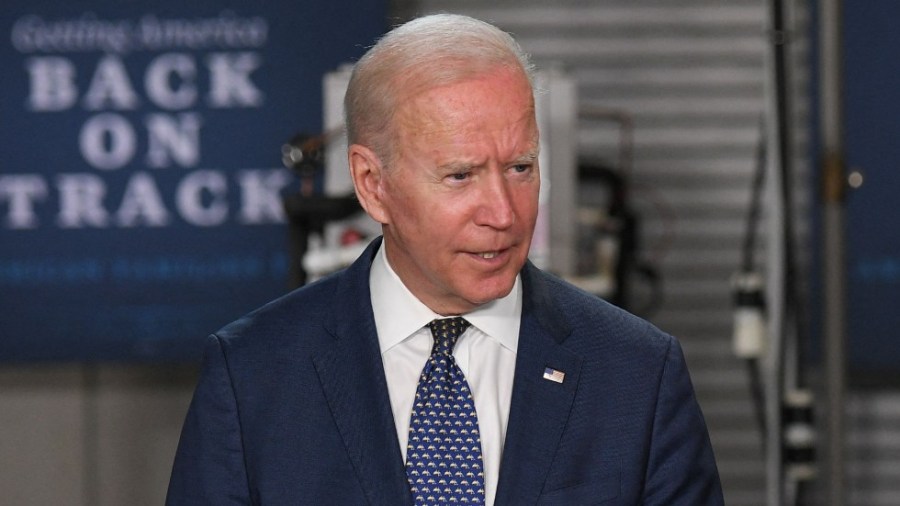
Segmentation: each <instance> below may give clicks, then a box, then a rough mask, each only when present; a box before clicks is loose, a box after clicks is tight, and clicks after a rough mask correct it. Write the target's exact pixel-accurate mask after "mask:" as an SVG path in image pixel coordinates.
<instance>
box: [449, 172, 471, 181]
mask: <svg viewBox="0 0 900 506" xmlns="http://www.w3.org/2000/svg"><path fill="white" fill-rule="evenodd" d="M469 174H470V173H469V172H456V173H453V174H450V179H452V180H454V181H465V180H466V179H468V178H469Z"/></svg>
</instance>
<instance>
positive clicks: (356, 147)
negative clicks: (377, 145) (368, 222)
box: [347, 144, 389, 224]
mask: <svg viewBox="0 0 900 506" xmlns="http://www.w3.org/2000/svg"><path fill="white" fill-rule="evenodd" d="M347 157H348V158H349V162H350V177H351V178H352V179H353V188H354V189H355V190H356V198H357V199H359V203H360V204H361V205H362V207H363V209H365V210H366V213H368V214H369V216H371V217H372V219H373V220H375V221H377V222H378V223H381V224H386V223H388V222H389V219H388V218H389V214H388V212H387V207H386V205H385V202H384V194H385V191H384V184H385V181H384V177H383V175H384V172H383V171H384V166H383V165H382V163H381V159H380V158H379V157H378V155H376V154H375V152H374V151H372V150H371V149H369V148H367V147H366V146H363V145H361V144H352V145H350V147H349V148H348V149H347Z"/></svg>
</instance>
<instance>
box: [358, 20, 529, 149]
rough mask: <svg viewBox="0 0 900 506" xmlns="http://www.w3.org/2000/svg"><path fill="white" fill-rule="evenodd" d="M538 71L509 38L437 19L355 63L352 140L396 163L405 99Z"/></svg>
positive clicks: (385, 40) (393, 34)
mask: <svg viewBox="0 0 900 506" xmlns="http://www.w3.org/2000/svg"><path fill="white" fill-rule="evenodd" d="M500 67H506V68H513V69H518V70H520V71H521V72H522V74H523V76H524V77H525V78H526V79H527V80H528V82H529V84H530V85H531V86H532V87H533V85H534V82H533V74H534V66H533V65H532V63H531V60H530V58H529V56H528V55H527V54H526V53H525V52H524V51H523V50H522V48H521V47H520V46H519V44H518V43H517V42H516V41H515V39H513V38H512V36H510V35H509V34H508V33H506V32H504V31H502V30H500V29H499V28H497V27H495V26H493V25H491V24H489V23H485V22H484V21H480V20H477V19H474V18H471V17H468V16H461V15H456V14H435V15H430V16H424V17H421V18H417V19H414V20H412V21H410V22H408V23H406V24H403V25H400V26H398V27H397V28H394V29H393V30H391V31H390V32H388V33H387V34H386V35H385V36H384V37H382V38H381V40H379V41H378V43H377V44H375V45H374V46H373V47H372V48H371V49H369V51H368V52H366V54H365V55H364V56H363V57H362V58H361V59H360V60H359V61H358V62H357V63H356V65H355V66H354V69H353V73H352V75H351V77H350V84H349V86H348V87H347V94H346V95H345V97H344V111H345V113H344V114H345V121H346V127H347V138H348V140H349V142H350V143H351V144H363V145H366V146H367V147H369V148H370V149H372V150H373V151H374V152H375V153H376V154H377V155H378V156H379V157H380V158H381V159H382V162H383V163H388V161H389V160H391V150H390V140H391V136H392V134H393V131H392V129H391V123H392V118H393V113H394V111H395V110H396V109H397V107H398V106H399V104H400V103H401V102H402V100H403V99H404V98H407V97H410V96H413V95H415V94H417V93H419V92H421V91H424V90H427V89H430V88H433V87H435V86H440V85H445V84H452V83H455V82H458V81H461V80H465V79H468V78H472V77H475V76H478V75H482V74H485V73H488V72H491V71H494V70H496V69H497V68H500Z"/></svg>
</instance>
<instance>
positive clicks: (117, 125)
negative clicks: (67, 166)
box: [78, 113, 137, 170]
mask: <svg viewBox="0 0 900 506" xmlns="http://www.w3.org/2000/svg"><path fill="white" fill-rule="evenodd" d="M78 145H79V146H80V148H81V156H82V157H84V159H85V160H86V161H87V162H88V163H89V164H91V165H92V166H94V168H97V169H103V170H114V169H118V168H120V167H122V166H123V165H125V164H126V163H128V162H129V161H131V159H132V158H133V157H134V152H135V149H137V140H136V139H135V134H134V129H133V128H132V127H131V124H130V123H128V121H127V120H125V118H123V117H122V116H120V115H118V114H113V113H104V114H98V115H96V116H94V117H92V118H91V119H89V120H87V122H85V124H84V126H82V127H81V134H80V135H79V137H78Z"/></svg>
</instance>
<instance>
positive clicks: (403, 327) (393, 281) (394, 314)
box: [369, 242, 522, 353]
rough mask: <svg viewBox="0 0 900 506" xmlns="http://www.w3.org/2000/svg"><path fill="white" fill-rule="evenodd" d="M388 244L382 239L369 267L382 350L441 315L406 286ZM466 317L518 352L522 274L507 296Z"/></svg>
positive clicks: (370, 286)
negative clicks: (390, 258)
mask: <svg viewBox="0 0 900 506" xmlns="http://www.w3.org/2000/svg"><path fill="white" fill-rule="evenodd" d="M386 247H387V246H386V245H385V243H384V242H382V244H381V247H380V248H379V249H378V254H377V255H376V256H375V260H374V261H373V262H372V268H371V270H370V271H369V289H370V292H371V297H372V311H373V313H374V316H375V328H376V329H377V331H378V344H379V347H380V349H381V353H384V352H386V351H387V350H389V349H391V348H392V347H394V346H396V345H397V344H399V343H401V342H402V341H404V340H405V339H407V338H408V337H409V336H411V335H413V334H414V333H415V332H417V331H418V330H419V329H421V328H422V327H424V326H425V325H427V324H428V322H430V321H431V320H434V319H435V318H442V316H441V315H439V314H437V313H435V312H434V311H432V310H431V309H429V308H428V306H426V305H425V304H423V303H422V301H420V300H419V299H418V298H416V296H415V295H413V294H412V292H410V291H409V289H408V288H406V285H404V284H403V281H401V280H400V276H398V275H397V273H396V272H394V269H393V268H392V267H391V265H390V264H389V263H388V260H387V255H386V254H385V248H386ZM463 317H465V319H466V320H468V321H469V323H471V324H472V325H473V326H475V327H476V328H478V329H479V330H481V331H482V332H484V333H485V334H486V335H487V336H488V337H490V338H492V339H495V340H497V341H498V342H499V343H500V344H501V345H502V346H503V347H505V348H508V349H509V350H511V351H513V352H515V351H516V350H517V348H518V343H519V325H520V323H521V317H522V282H521V279H520V276H516V281H515V284H514V285H513V289H512V290H510V292H509V294H507V295H506V296H505V297H501V298H499V299H497V300H494V301H491V302H489V303H487V304H484V305H482V306H479V307H478V308H476V309H475V310H473V311H471V312H469V313H466V314H464V315H463Z"/></svg>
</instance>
